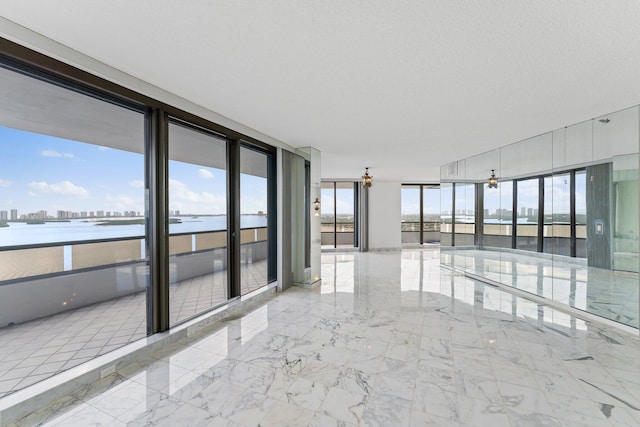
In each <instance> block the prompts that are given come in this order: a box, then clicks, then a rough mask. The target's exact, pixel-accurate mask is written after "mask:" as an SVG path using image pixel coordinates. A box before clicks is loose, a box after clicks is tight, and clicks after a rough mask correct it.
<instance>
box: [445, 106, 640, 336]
mask: <svg viewBox="0 0 640 427" xmlns="http://www.w3.org/2000/svg"><path fill="white" fill-rule="evenodd" d="M639 114H640V110H639V108H638V107H637V106H636V107H632V108H629V109H626V110H622V111H618V112H615V113H612V114H608V115H605V116H602V117H598V118H595V119H593V120H588V121H585V122H582V123H578V124H575V125H572V126H567V127H565V128H562V129H558V130H556V131H553V132H548V133H545V134H542V135H540V136H537V137H534V138H530V139H527V140H524V141H520V142H517V143H514V144H511V145H508V146H505V147H502V148H500V149H497V150H492V151H490V152H486V153H482V154H480V155H477V156H474V157H471V158H467V159H461V160H460V161H457V162H453V163H451V164H448V165H444V166H442V168H441V185H442V187H441V188H442V189H441V192H440V195H441V206H442V207H441V217H440V221H441V230H442V236H443V237H442V255H441V262H442V265H443V266H447V267H450V268H453V269H455V271H458V272H462V273H464V274H469V275H472V276H474V277H477V278H481V279H484V280H490V281H494V282H499V283H502V284H506V285H509V286H513V287H517V288H518V289H521V290H524V291H527V292H530V293H533V294H537V295H539V296H543V297H545V298H550V299H552V300H554V301H555V302H558V303H561V304H564V305H568V306H570V307H573V308H577V309H580V310H584V311H587V312H589V313H592V314H596V315H598V316H602V317H604V318H607V319H611V320H614V321H616V322H620V323H623V324H625V325H629V326H632V327H635V328H638V326H639V312H640V296H639V294H638V289H639V287H640V286H639V285H640V281H639V278H638V270H639V253H638V249H639V239H638V235H639V230H640V213H639V209H638V196H639V191H640V188H639V186H638V170H639V158H638V151H639V147H640V136H639V131H638V129H639V125H640V118H639Z"/></svg>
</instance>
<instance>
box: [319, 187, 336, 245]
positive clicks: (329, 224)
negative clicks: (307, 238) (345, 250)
mask: <svg viewBox="0 0 640 427" xmlns="http://www.w3.org/2000/svg"><path fill="white" fill-rule="evenodd" d="M334 191H335V190H334V183H333V182H323V183H322V184H321V187H320V194H321V203H320V233H321V241H322V246H323V247H331V248H334V247H335V243H336V242H335V230H336V226H335V223H336V217H335V203H334V195H335V194H334Z"/></svg>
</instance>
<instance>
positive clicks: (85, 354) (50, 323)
mask: <svg viewBox="0 0 640 427" xmlns="http://www.w3.org/2000/svg"><path fill="white" fill-rule="evenodd" d="M266 271H267V262H266V261H257V262H255V263H251V264H242V267H241V277H242V278H241V284H242V293H243V294H246V293H248V292H250V291H252V290H255V289H257V288H258V287H260V286H262V285H264V284H266V281H267V273H266ZM226 280H227V275H226V271H221V272H218V273H214V274H209V275H205V276H200V277H197V278H194V279H190V280H185V281H182V282H180V283H179V284H178V285H175V286H171V287H170V308H169V313H170V315H171V323H175V322H177V321H180V320H184V319H187V318H189V317H191V316H193V315H195V314H197V313H199V312H201V311H203V310H206V309H208V308H210V307H213V306H216V305H219V304H221V303H223V302H224V301H226V299H227V298H226ZM146 327H147V325H146V293H144V292H143V293H139V294H135V295H129V296H126V297H122V298H118V299H113V300H109V301H105V302H102V303H99V304H93V305H90V306H86V307H82V308H79V309H76V310H70V311H67V312H64V313H60V314H57V315H54V316H49V317H45V318H42V319H38V320H34V321H31V322H26V323H23V324H19V325H16V326H12V327H10V328H4V329H0V398H1V397H2V396H6V395H8V394H10V393H12V392H14V391H17V390H20V389H22V388H25V387H27V386H29V385H31V384H34V383H36V382H38V381H41V380H43V379H45V378H48V377H51V376H52V375H55V374H56V373H59V372H61V371H64V370H66V369H69V368H72V367H74V366H77V365H79V364H81V363H83V362H85V361H87V360H90V359H92V358H95V357H97V356H100V355H103V354H105V353H108V352H109V351H112V350H115V349H116V348H119V347H122V346H123V345H126V344H128V343H130V342H133V341H135V340H138V339H140V338H143V337H145V336H146Z"/></svg>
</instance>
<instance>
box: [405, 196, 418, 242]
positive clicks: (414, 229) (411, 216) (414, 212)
mask: <svg viewBox="0 0 640 427" xmlns="http://www.w3.org/2000/svg"><path fill="white" fill-rule="evenodd" d="M400 215H401V217H400V218H401V221H402V224H401V230H402V243H420V186H419V185H403V186H402V189H401V207H400Z"/></svg>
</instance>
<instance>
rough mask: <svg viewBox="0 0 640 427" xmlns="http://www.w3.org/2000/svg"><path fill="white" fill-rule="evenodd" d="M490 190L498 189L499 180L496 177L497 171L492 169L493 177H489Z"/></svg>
mask: <svg viewBox="0 0 640 427" xmlns="http://www.w3.org/2000/svg"><path fill="white" fill-rule="evenodd" d="M487 187H489V188H498V178H497V177H496V170H495V169H491V176H490V177H489V184H488V185H487Z"/></svg>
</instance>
